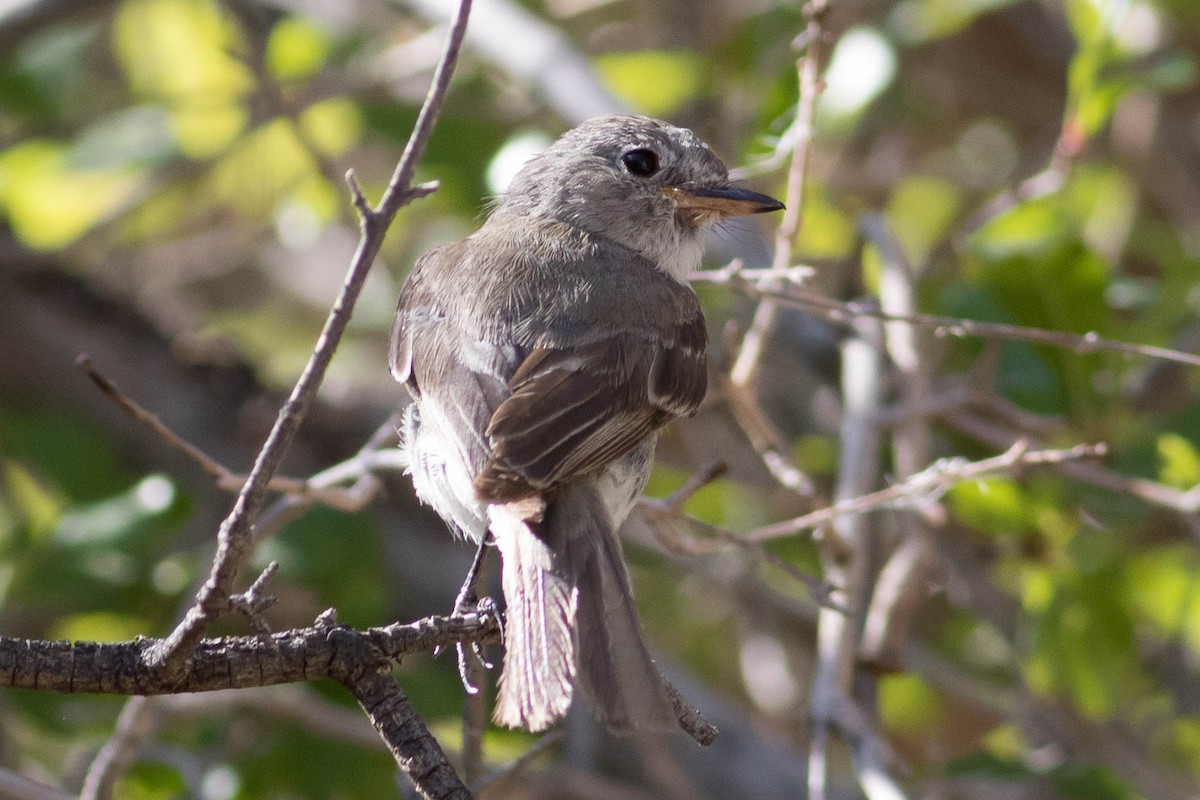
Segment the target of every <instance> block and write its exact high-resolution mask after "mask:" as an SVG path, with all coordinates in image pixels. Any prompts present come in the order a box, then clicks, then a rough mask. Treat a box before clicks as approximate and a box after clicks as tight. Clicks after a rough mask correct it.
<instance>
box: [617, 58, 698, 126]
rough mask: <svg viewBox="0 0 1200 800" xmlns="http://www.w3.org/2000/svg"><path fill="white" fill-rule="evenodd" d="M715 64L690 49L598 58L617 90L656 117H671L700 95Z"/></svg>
mask: <svg viewBox="0 0 1200 800" xmlns="http://www.w3.org/2000/svg"><path fill="white" fill-rule="evenodd" d="M711 67H712V64H711V62H709V61H708V60H707V59H705V58H704V57H702V56H701V55H700V54H699V53H695V52H692V51H690V50H642V51H636V52H626V53H606V54H604V55H601V56H600V57H598V58H597V59H596V69H597V71H598V72H599V73H600V77H601V79H603V81H604V83H605V84H606V85H607V86H608V88H609V89H610V90H612V92H613V94H615V95H616V96H617V97H619V98H621V99H622V100H624V101H626V102H627V103H629V104H630V105H631V106H633V107H634V108H635V109H637V110H638V111H639V112H641V113H643V114H649V115H650V116H653V117H669V116H671V114H672V113H674V112H675V111H676V110H678V109H679V108H680V106H682V105H683V104H684V103H686V102H687V101H688V100H690V99H691V98H692V97H694V96H696V94H697V93H698V92H699V91H700V88H701V87H702V86H703V84H704V83H705V82H706V81H707V80H708V76H709V74H710V72H711Z"/></svg>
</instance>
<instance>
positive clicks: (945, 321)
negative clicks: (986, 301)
mask: <svg viewBox="0 0 1200 800" xmlns="http://www.w3.org/2000/svg"><path fill="white" fill-rule="evenodd" d="M688 277H689V280H693V281H704V282H708V283H714V284H717V285H727V286H729V287H730V288H732V289H734V290H735V291H738V292H741V293H742V294H745V295H747V296H749V297H757V298H762V297H769V298H773V299H775V300H777V301H779V302H780V303H782V304H783V305H789V306H794V307H796V308H804V309H808V310H812V311H817V312H819V313H820V314H821V316H823V317H825V318H826V319H828V320H830V321H831V322H835V323H838V324H843V325H844V324H848V323H849V322H850V321H851V320H853V319H856V318H860V317H869V318H872V319H878V320H882V321H884V322H908V323H911V324H913V325H920V326H922V327H926V328H933V332H934V334H935V335H937V336H951V337H955V338H965V337H967V336H980V337H994V338H1000V339H1011V340H1015V341H1022V342H1033V343H1035V344H1044V345H1049V346H1051V347H1060V348H1065V349H1068V350H1074V351H1075V352H1077V353H1095V352H1098V351H1102V350H1103V351H1109V352H1114V353H1125V354H1127V355H1135V356H1142V357H1144V358H1156V359H1161V360H1164V361H1176V362H1179V363H1181V364H1187V365H1189V366H1193V367H1200V355H1196V354H1194V353H1184V352H1182V351H1179V350H1171V349H1168V348H1165V347H1156V346H1154V345H1148V344H1132V343H1130V342H1121V341H1116V340H1113V339H1106V338H1104V337H1102V336H1100V335H1099V334H1097V333H1095V332H1091V333H1085V334H1082V335H1080V334H1074V333H1063V332H1061V331H1050V330H1045V329H1044V328H1030V327H1026V326H1023V325H1009V324H1007V323H1003V322H979V321H976V320H969V319H960V318H958V317H942V316H937V315H934V314H889V313H887V312H885V311H881V310H879V309H877V308H873V307H872V306H869V305H867V304H865V303H843V302H840V301H838V300H833V299H831V298H828V297H822V296H821V295H818V294H813V293H812V292H808V291H805V290H804V289H802V288H800V287H798V286H794V285H786V284H785V285H782V286H778V287H776V286H773V285H772V281H773V279H774V273H773V272H772V271H771V270H769V269H757V270H748V269H739V270H731V269H724V270H709V271H705V272H693V273H692V274H691V275H690V276H688Z"/></svg>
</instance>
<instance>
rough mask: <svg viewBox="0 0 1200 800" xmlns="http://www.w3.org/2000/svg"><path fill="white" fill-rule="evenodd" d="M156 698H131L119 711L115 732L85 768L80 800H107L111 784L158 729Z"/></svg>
mask: <svg viewBox="0 0 1200 800" xmlns="http://www.w3.org/2000/svg"><path fill="white" fill-rule="evenodd" d="M155 705H156V701H155V698H152V697H133V698H130V700H129V701H128V702H127V703H125V706H124V708H122V709H121V715H120V716H119V717H117V725H116V729H115V730H114V731H113V734H112V736H110V737H108V740H107V741H105V743H104V746H103V747H101V748H100V751H99V752H98V753H96V756H95V757H94V758H93V759H92V761H91V763H90V764H88V769H87V774H86V775H85V776H84V778H83V788H82V789H81V790H80V791H79V800H108V798H111V797H112V790H113V784H114V783H115V782H116V780H117V777H118V776H119V775H120V774H121V772H123V771H124V769H125V767H127V766H128V765H129V764H130V762H132V761H133V759H134V756H136V755H137V751H138V749H139V748H140V747H141V743H142V741H143V740H144V739H145V738H146V737H147V736H149V735H150V733H151V732H152V731H153V730H154V729H155V728H157V727H158V714H157V713H155V708H154V706H155Z"/></svg>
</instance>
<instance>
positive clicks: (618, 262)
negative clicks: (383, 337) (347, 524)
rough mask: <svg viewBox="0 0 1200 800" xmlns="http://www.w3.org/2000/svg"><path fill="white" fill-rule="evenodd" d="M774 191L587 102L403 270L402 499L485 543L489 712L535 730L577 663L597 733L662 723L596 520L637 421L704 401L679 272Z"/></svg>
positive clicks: (670, 136)
mask: <svg viewBox="0 0 1200 800" xmlns="http://www.w3.org/2000/svg"><path fill="white" fill-rule="evenodd" d="M779 207H781V206H780V205H779V204H778V203H777V202H776V201H774V200H771V199H770V198H767V197H764V196H762V195H755V194H753V193H751V192H746V191H744V190H740V189H735V188H733V187H730V186H729V185H728V174H727V172H726V169H725V166H724V165H723V164H722V163H721V161H720V160H719V159H718V158H717V157H716V156H715V155H713V154H712V152H711V151H710V150H709V149H708V147H707V146H706V145H704V144H703V143H702V142H701V141H700V140H699V139H698V138H697V137H696V136H695V135H694V134H693V133H691V132H690V131H687V130H683V129H680V128H676V127H673V126H670V125H667V124H666V123H662V122H658V121H656V120H651V119H647V118H644V117H602V118H598V119H595V120H591V121H589V122H587V123H584V124H583V125H581V126H579V127H578V128H576V129H574V130H572V131H570V132H568V133H567V134H565V135H564V136H563V137H562V138H561V139H559V141H558V142H556V143H555V144H554V145H553V146H551V147H550V149H549V150H547V151H546V152H545V153H544V154H542V155H540V156H538V157H536V158H534V159H532V160H531V161H530V162H529V163H528V164H527V165H526V166H525V167H524V168H523V169H522V170H521V172H520V173H519V174H518V175H517V177H516V178H515V179H514V181H513V184H512V186H511V187H510V190H509V192H508V194H507V195H506V196H505V198H504V199H503V200H502V202H501V203H500V205H499V206H498V207H497V208H496V210H495V211H494V212H493V213H492V215H491V217H490V218H489V219H488V221H487V222H486V223H485V224H484V225H483V227H482V228H480V230H479V231H478V232H477V233H475V234H474V235H473V236H471V237H469V238H467V239H466V240H464V241H462V242H458V243H455V244H450V245H446V246H444V247H440V248H437V249H435V250H433V251H431V252H429V253H427V254H426V255H425V256H423V257H422V258H421V259H420V260H418V262H417V264H416V266H415V267H414V268H413V271H412V273H411V274H410V276H409V278H408V280H407V282H406V283H405V286H404V289H403V292H402V293H401V297H400V304H399V310H398V313H397V317H396V323H395V327H394V329H393V333H392V351H391V363H392V372H393V375H394V376H395V377H396V379H397V380H399V381H401V382H402V383H404V384H405V385H406V386H407V387H408V390H409V392H410V393H411V394H412V396H413V400H414V403H413V405H412V406H411V407H410V411H409V414H408V417H407V420H406V423H405V431H404V434H405V435H404V441H405V445H404V446H405V447H407V448H408V450H409V456H410V464H411V471H412V474H413V483H414V486H415V488H416V490H417V493H418V495H419V496H420V497H421V499H422V500H424V501H425V502H427V503H429V504H430V505H431V506H433V507H434V509H435V510H436V511H437V512H438V513H439V514H440V515H441V516H442V517H443V518H444V519H446V520H447V522H449V523H450V524H452V525H453V526H454V527H455V528H456V529H457V530H458V531H459V532H461V533H462V534H463V535H464V536H467V537H469V538H471V539H473V540H475V541H476V542H478V541H481V540H482V538H483V537H484V536H485V535H486V533H487V531H488V530H489V529H490V530H491V532H492V536H493V538H494V539H495V542H496V545H497V547H498V549H499V550H500V554H501V557H502V559H503V590H504V597H505V601H506V604H507V624H506V628H505V651H506V652H505V661H504V671H503V674H502V676H501V679H500V691H499V697H498V699H497V703H496V710H495V715H494V716H495V719H496V721H497V722H498V723H500V724H503V725H509V726H514V727H524V728H528V729H530V730H542V729H544V728H546V727H548V726H549V725H551V724H553V723H554V722H555V721H556V720H557V719H559V718H560V717H561V716H562V715H563V714H564V713H566V711H567V709H568V707H569V706H570V702H571V696H572V685H573V682H574V680H575V679H576V677H578V680H579V682H580V683H581V685H582V686H583V687H584V689H585V691H586V692H587V694H588V695H589V696H590V697H591V699H592V704H593V707H594V709H595V711H596V713H597V715H598V716H599V717H600V718H601V719H602V720H604V721H605V722H606V723H607V724H608V725H609V726H610V727H612V728H613V729H615V730H628V729H631V728H639V727H659V728H662V727H668V726H670V725H672V724H673V723H674V721H675V720H674V714H673V711H672V709H671V704H670V702H669V700H668V699H667V696H666V693H665V690H664V688H663V684H662V680H661V678H660V676H659V674H658V671H657V669H656V668H655V667H654V664H653V661H652V660H651V658H650V655H649V653H648V652H647V650H646V647H645V645H644V643H643V642H642V638H641V635H640V632H639V625H638V620H637V614H636V610H635V608H634V605H633V598H632V593H631V591H630V587H629V579H628V576H627V575H626V572H625V567H624V562H623V559H622V555H621V548H620V544H619V542H618V540H617V537H616V530H617V528H618V527H619V526H620V524H621V522H622V521H623V520H624V519H625V517H626V516H627V515H628V513H629V511H630V509H631V508H632V506H633V504H634V502H636V500H637V497H638V496H639V495H640V493H641V491H642V488H643V487H644V485H645V482H646V479H647V477H648V476H649V472H650V467H651V462H652V459H653V451H654V444H655V440H656V438H657V431H658V429H659V428H660V427H661V426H662V425H664V424H666V423H667V422H669V421H670V420H672V419H674V418H676V417H680V416H687V415H690V414H693V413H695V411H696V409H697V408H698V407H699V404H700V402H701V400H702V399H703V397H704V393H705V388H706V382H707V374H706V367H705V345H706V334H705V328H704V317H703V315H702V313H701V310H700V306H699V303H698V302H697V300H696V296H695V294H694V293H693V292H692V290H691V289H690V288H689V287H688V286H687V285H686V284H685V283H684V282H683V281H684V279H685V276H686V275H687V273H688V272H690V271H691V270H692V269H694V268H696V266H697V265H698V263H699V259H700V255H701V251H702V247H703V244H702V232H703V230H704V229H705V228H706V227H708V226H709V225H711V224H712V223H714V222H716V221H717V220H718V219H720V218H721V217H723V216H728V215H731V214H745V213H757V212H759V211H768V210H774V209H776V208H779Z"/></svg>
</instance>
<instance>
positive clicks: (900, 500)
mask: <svg viewBox="0 0 1200 800" xmlns="http://www.w3.org/2000/svg"><path fill="white" fill-rule="evenodd" d="M1106 452H1107V447H1106V446H1105V445H1104V444H1081V445H1076V446H1075V447H1068V448H1066V449H1060V450H1030V449H1029V444H1028V442H1027V441H1026V440H1024V439H1021V440H1019V441H1017V442H1016V443H1015V444H1013V445H1012V446H1010V447H1009V449H1008V450H1007V451H1005V452H1004V453H1002V454H1000V455H998V456H993V457H991V458H985V459H983V460H981V461H966V460H963V459H958V458H951V459H942V460H940V461H935V462H934V463H933V464H932V465H931V466H930V467H929V468H928V469H926V470H924V471H922V472H918V473H917V474H916V475H913V476H912V477H911V478H909V479H908V480H907V481H904V482H903V483H897V484H895V485H894V486H889V487H888V488H886V489H880V490H879V491H876V492H871V493H869V494H864V495H861V496H859V497H855V498H853V499H851V500H846V501H843V502H840V503H834V504H833V505H831V506H828V507H826V508H822V509H819V510H817V511H814V512H812V513H811V514H805V515H803V516H800V517H796V518H794V519H790V520H787V521H786V522H778V523H775V524H774V525H764V526H763V527H761V528H755V529H753V530H751V531H747V532H746V533H744V534H742V535H743V536H744V537H745V538H746V539H747V540H748V541H752V542H766V541H770V540H772V539H778V538H781V537H784V536H793V535H795V534H797V533H801V532H802V531H806V530H811V529H813V528H816V527H818V526H820V525H824V524H826V523H828V522H832V521H833V520H835V519H837V518H838V517H841V516H845V515H847V514H863V513H866V512H868V511H875V510H877V509H880V508H885V507H888V506H896V505H916V504H920V503H929V502H933V501H935V500H936V499H937V498H938V497H939V496H941V495H942V494H944V493H945V492H946V490H948V489H949V488H950V487H951V486H953V485H954V484H955V483H958V482H960V481H964V480H970V479H972V478H978V477H981V476H983V475H988V474H991V473H994V472H1004V471H1006V470H1012V469H1016V468H1018V467H1020V466H1025V465H1030V466H1033V465H1038V464H1061V463H1063V462H1065V461H1072V460H1075V459H1080V458H1098V457H1100V456H1103V455H1104V454H1105V453H1106Z"/></svg>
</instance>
